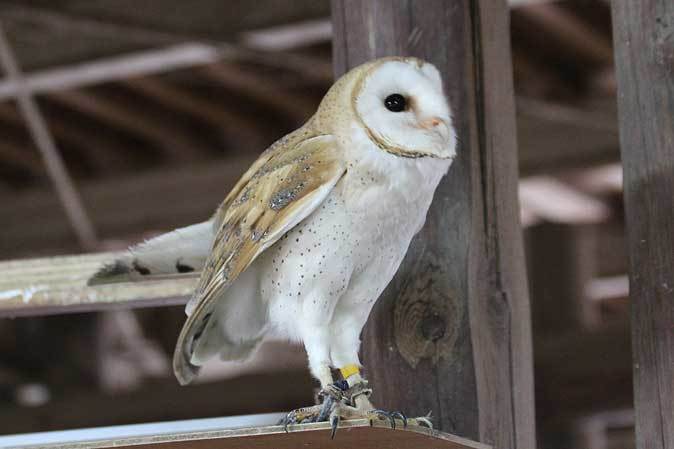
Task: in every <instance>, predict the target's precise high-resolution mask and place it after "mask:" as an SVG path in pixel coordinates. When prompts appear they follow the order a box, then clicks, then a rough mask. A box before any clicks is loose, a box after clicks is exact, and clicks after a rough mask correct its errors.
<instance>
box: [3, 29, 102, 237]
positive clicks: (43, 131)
mask: <svg viewBox="0 0 674 449" xmlns="http://www.w3.org/2000/svg"><path fill="white" fill-rule="evenodd" d="M0 66H1V67H2V69H3V71H4V72H5V74H6V75H7V78H8V79H9V82H12V83H15V84H16V86H17V91H16V101H17V105H18V109H19V111H20V112H21V115H22V116H23V118H24V120H25V124H26V128H27V129H28V133H29V135H30V137H31V139H32V140H33V143H34V144H35V147H36V148H37V149H38V151H39V152H40V155H41V156H42V160H43V163H44V166H45V170H46V172H47V175H48V176H49V179H50V180H51V183H52V186H53V188H54V190H55V191H56V194H57V195H58V198H59V200H60V201H61V205H62V206H63V210H64V212H65V214H66V216H67V217H68V220H69V221H70V224H71V226H72V228H73V231H74V232H75V234H76V235H77V238H78V240H79V242H80V245H81V246H82V248H84V249H89V250H91V249H93V248H95V247H96V244H97V243H98V238H97V237H96V230H95V229H94V226H93V224H92V222H91V218H90V217H89V214H88V212H87V210H86V208H85V207H84V203H83V202H82V198H81V197H80V194H79V192H78V190H77V187H76V185H75V183H74V181H73V179H72V177H71V176H70V173H69V172H68V168H67V167H66V165H65V163H64V162H63V157H62V156H61V152H60V151H59V150H58V148H57V147H56V142H55V141H54V137H53V136H52V134H51V131H50V130H49V127H48V126H47V123H46V122H45V119H44V116H43V115H42V112H41V110H40V108H39V106H38V104H37V101H36V100H35V97H34V96H33V94H32V93H31V91H30V89H28V88H27V87H26V80H25V78H24V76H23V73H22V72H21V68H20V67H19V63H18V61H17V59H16V57H15V56H14V52H13V50H12V48H11V46H10V44H9V40H8V39H7V37H6V34H5V31H4V29H3V28H2V26H1V25H0Z"/></svg>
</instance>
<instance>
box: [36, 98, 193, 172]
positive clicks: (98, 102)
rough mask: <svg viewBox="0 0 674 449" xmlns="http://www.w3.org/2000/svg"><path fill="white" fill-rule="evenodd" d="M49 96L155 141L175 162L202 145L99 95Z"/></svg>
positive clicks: (177, 130) (163, 124) (171, 127)
mask: <svg viewBox="0 0 674 449" xmlns="http://www.w3.org/2000/svg"><path fill="white" fill-rule="evenodd" d="M49 97H50V98H51V99H54V100H56V101H57V102H59V103H61V104H63V105H65V106H67V107H69V108H71V109H73V110H75V111H77V112H80V113H83V114H87V115H91V116H94V117H97V118H98V119H99V120H102V121H105V122H107V123H108V124H110V125H113V126H117V127H119V128H122V129H123V130H125V131H126V132H128V133H130V134H132V135H136V136H138V137H140V138H142V139H145V140H147V141H149V142H152V143H154V144H156V145H157V147H158V148H159V149H160V150H161V151H162V152H164V154H166V156H167V157H169V158H170V159H173V160H175V161H186V160H189V159H191V157H190V155H191V154H193V153H194V152H195V150H197V149H199V147H200V146H203V145H200V144H199V143H197V142H195V140H194V139H191V138H189V137H188V136H187V134H186V133H181V132H180V130H179V129H176V127H175V124H173V125H172V124H167V123H166V122H163V121H161V120H158V119H156V118H153V117H152V116H150V115H148V114H145V113H143V112H142V111H139V110H137V109H135V108H131V107H128V106H127V105H121V104H119V103H118V102H116V101H112V100H110V99H108V98H104V97H102V96H100V95H94V94H91V93H88V92H84V91H74V90H70V91H59V92H52V93H51V94H50V96H49Z"/></svg>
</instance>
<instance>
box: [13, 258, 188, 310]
mask: <svg viewBox="0 0 674 449" xmlns="http://www.w3.org/2000/svg"><path fill="white" fill-rule="evenodd" d="M118 256H119V254H118V253H98V254H87V255H79V256H60V257H45V258H40V259H26V260H10V261H7V262H0V273H1V275H0V317H7V316H9V317H14V316H29V315H49V314H55V313H68V312H86V311H92V310H103V309H109V308H114V307H124V308H129V307H149V306H161V305H175V304H184V303H185V302H186V301H187V296H189V295H190V294H191V293H192V292H193V291H194V286H195V285H196V283H197V275H198V273H188V274H184V275H175V276H172V277H171V278H166V279H159V277H157V278H156V280H151V281H147V282H126V283H117V284H108V285H100V286H95V287H90V286H87V280H88V279H89V278H90V277H91V275H92V274H94V273H95V272H96V271H97V270H98V269H99V268H100V267H101V266H102V265H103V264H104V263H109V262H110V261H112V260H114V259H115V257H118Z"/></svg>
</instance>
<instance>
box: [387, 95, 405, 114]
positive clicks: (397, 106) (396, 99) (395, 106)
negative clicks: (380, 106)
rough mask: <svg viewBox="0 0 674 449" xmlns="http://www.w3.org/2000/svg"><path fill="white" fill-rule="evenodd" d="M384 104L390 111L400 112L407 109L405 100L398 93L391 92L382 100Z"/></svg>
mask: <svg viewBox="0 0 674 449" xmlns="http://www.w3.org/2000/svg"><path fill="white" fill-rule="evenodd" d="M384 106H386V109H388V110H389V111H391V112H402V111H404V110H405V109H407V101H406V100H405V97H403V96H402V95H400V94H391V95H389V96H388V97H386V99H385V100H384Z"/></svg>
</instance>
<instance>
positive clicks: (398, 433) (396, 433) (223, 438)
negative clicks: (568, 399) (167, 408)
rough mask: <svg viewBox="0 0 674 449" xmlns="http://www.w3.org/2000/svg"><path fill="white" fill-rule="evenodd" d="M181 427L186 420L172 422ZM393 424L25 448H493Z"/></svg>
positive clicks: (194, 434) (91, 441)
mask: <svg viewBox="0 0 674 449" xmlns="http://www.w3.org/2000/svg"><path fill="white" fill-rule="evenodd" d="M176 424H177V425H180V426H181V427H185V426H184V423H176ZM399 424H400V426H399V427H396V428H391V426H390V424H388V423H387V422H383V421H382V422H376V423H370V422H369V421H368V420H367V419H355V420H350V421H342V422H341V423H340V426H341V427H342V430H341V433H338V434H337V435H338V436H337V437H336V438H337V441H338V443H336V442H335V441H333V439H332V438H331V436H330V432H331V429H330V423H328V422H320V423H311V424H295V425H292V426H289V428H288V429H289V431H286V430H285V429H284V427H283V426H260V427H243V428H232V429H210V430H207V431H203V430H202V431H198V430H191V431H190V429H188V430H186V431H183V432H175V431H174V432H166V431H163V432H158V433H157V434H150V435H145V436H133V437H127V436H125V435H123V434H122V435H119V436H117V437H112V438H105V439H100V438H96V439H88V440H84V441H75V442H74V441H66V442H64V444H58V443H57V444H56V445H48V446H44V445H30V446H23V445H22V447H24V448H25V449H44V448H45V447H51V448H52V449H58V448H61V449H65V448H68V449H91V448H97V449H102V448H117V449H137V448H142V449H206V448H212V447H218V448H219V449H237V448H241V447H250V448H266V447H273V448H278V449H295V448H298V447H310V448H313V449H329V448H334V447H336V445H338V446H339V447H359V448H362V449H376V448H381V447H396V448H399V449H416V448H419V447H432V448H436V449H491V448H490V447H489V446H486V445H484V444H479V443H476V442H474V441H470V440H466V439H465V438H459V437H456V436H454V435H449V434H446V433H444V432H438V431H435V430H432V429H428V428H426V427H421V426H416V425H410V426H407V427H405V428H403V427H402V422H399ZM108 430H110V429H108Z"/></svg>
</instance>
